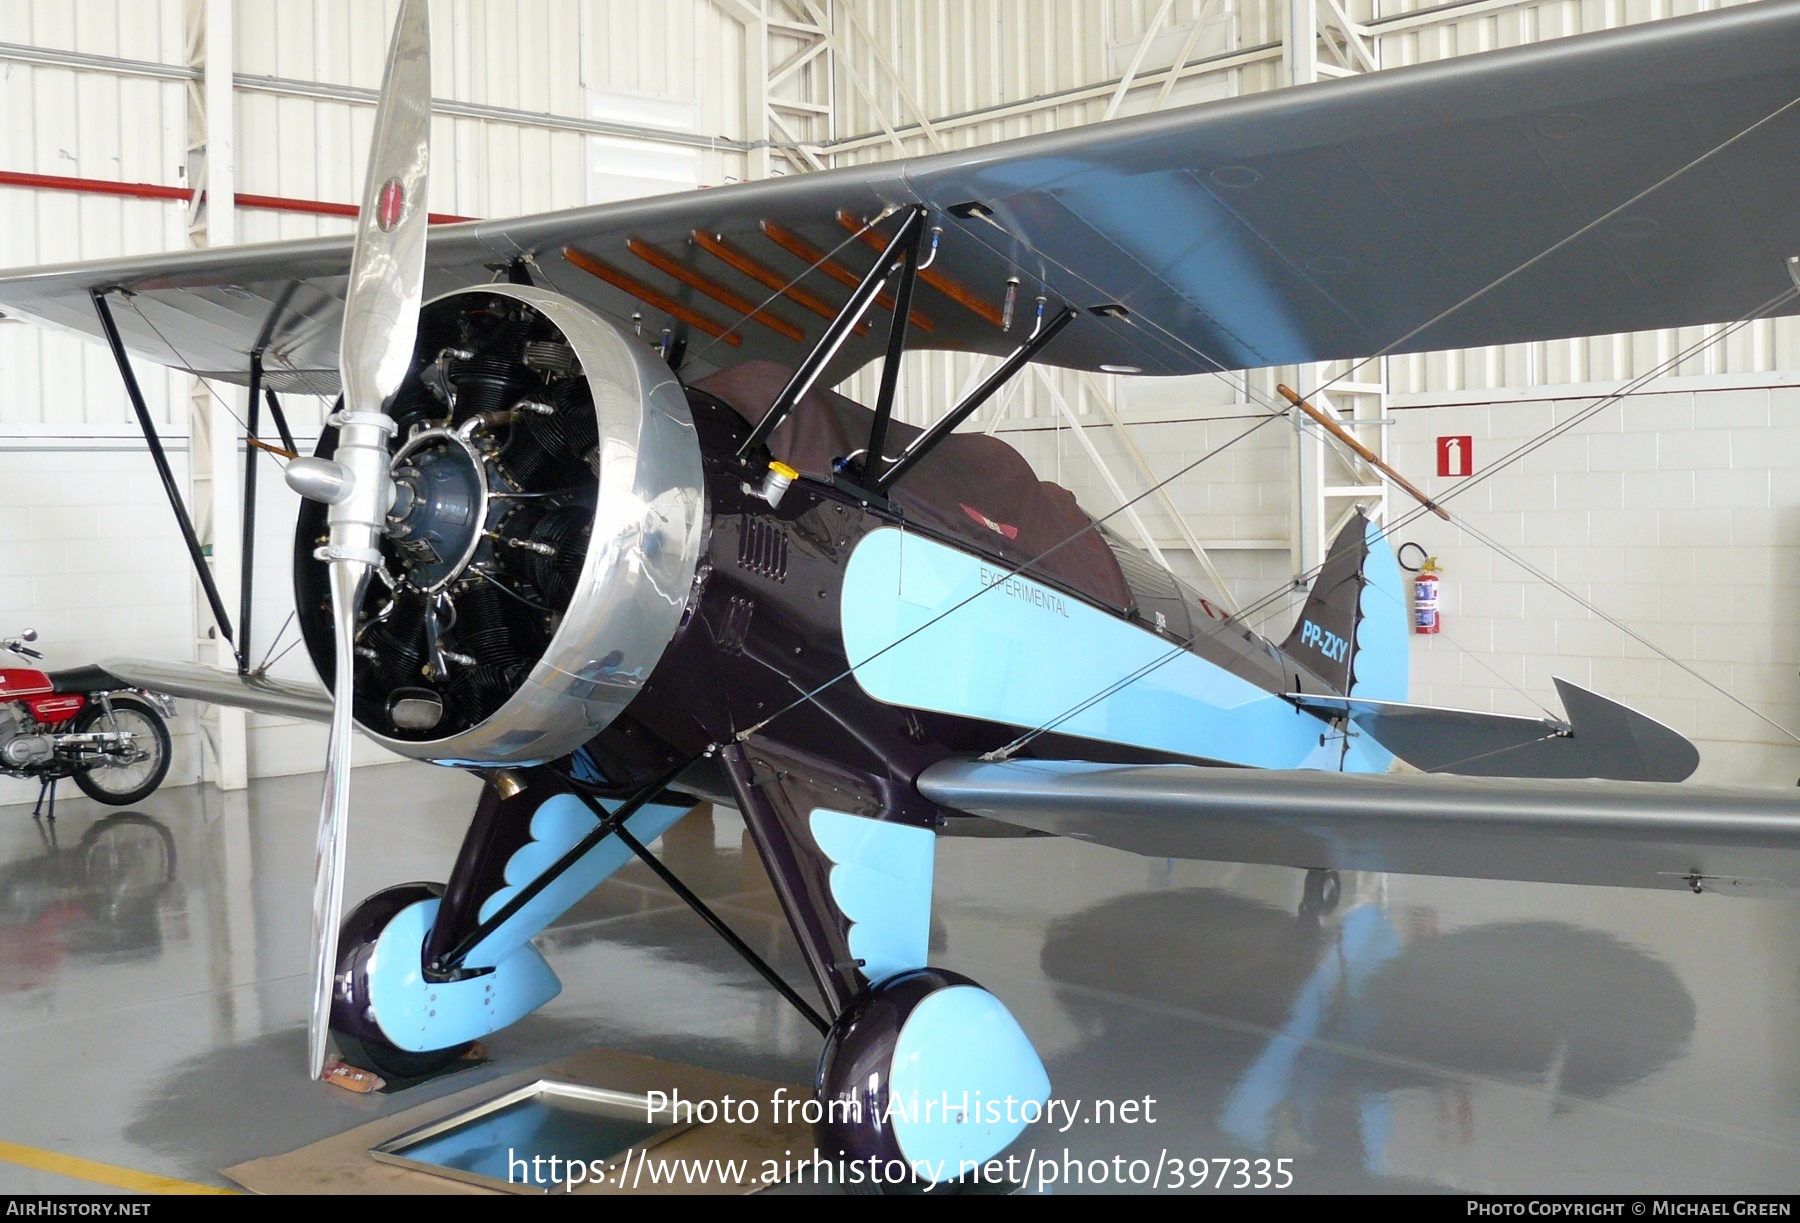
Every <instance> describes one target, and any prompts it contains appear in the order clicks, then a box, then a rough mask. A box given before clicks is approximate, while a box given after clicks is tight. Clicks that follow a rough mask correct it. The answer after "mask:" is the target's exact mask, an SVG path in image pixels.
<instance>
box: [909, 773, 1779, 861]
mask: <svg viewBox="0 0 1800 1223" xmlns="http://www.w3.org/2000/svg"><path fill="white" fill-rule="evenodd" d="M918 785H919V789H920V791H921V792H922V793H924V794H925V795H926V797H928V798H930V799H931V800H932V801H934V802H937V803H941V804H943V805H944V806H947V807H951V808H954V809H957V810H960V811H966V812H969V813H971V814H973V815H981V816H987V817H989V818H992V819H995V820H1000V821H1003V822H1005V823H1008V824H1013V825H1016V826H1018V827H1023V828H1029V829H1033V830H1036V831H1039V832H1049V833H1055V834H1057V835H1060V836H1069V837H1076V838H1079V839H1081V840H1085V841H1093V842H1096V843H1098V844H1101V845H1110V846H1112V847H1114V848H1116V849H1124V850H1129V851H1130V852H1132V853H1138V854H1144V855H1147V856H1150V857H1157V858H1200V859H1205V860H1207V861H1217V862H1261V863H1269V864H1273V865H1277V866H1297V867H1305V868H1315V867H1323V868H1331V869H1340V870H1365V871H1398V872H1400V873H1403V874H1414V875H1452V876H1461V877H1468V878H1478V879H1524V880H1539V881H1543V882H1547V883H1588V884H1605V885H1611V886H1619V887H1652V888H1654V887H1666V888H1691V889H1695V890H1709V891H1721V892H1750V891H1764V890H1785V889H1790V888H1795V887H1800V791H1793V790H1758V789H1750V788H1747V787H1726V786H1692V785H1678V784H1669V783H1659V782H1618V781H1563V780H1557V781H1543V780H1536V779H1529V780H1528V779H1521V778H1488V777H1480V778H1477V777H1447V776H1441V775H1436V774H1423V775H1421V774H1414V775H1406V776H1401V775H1393V774H1373V775H1371V774H1354V773H1322V772H1299V771H1285V770H1263V769H1222V768H1206V767H1202V766H1197V765H1182V764H1158V765H1108V764H1088V763H1082V762H1076V761H1043V760H1018V761H1009V762H1006V763H997V764H990V763H984V762H981V761H946V762H944V763H941V764H936V765H933V766H932V767H930V768H929V769H927V770H925V772H924V774H923V775H922V776H921V777H920V779H919V782H918Z"/></svg>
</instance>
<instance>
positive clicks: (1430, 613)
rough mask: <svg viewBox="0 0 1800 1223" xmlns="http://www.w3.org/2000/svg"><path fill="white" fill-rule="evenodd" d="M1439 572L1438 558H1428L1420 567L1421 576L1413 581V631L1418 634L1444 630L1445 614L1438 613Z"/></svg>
mask: <svg viewBox="0 0 1800 1223" xmlns="http://www.w3.org/2000/svg"><path fill="white" fill-rule="evenodd" d="M1438 572H1439V570H1438V563H1437V557H1435V556H1428V557H1426V558H1425V563H1424V564H1423V565H1420V566H1419V576H1418V577H1416V578H1414V579H1413V631H1414V632H1416V633H1436V632H1441V631H1442V630H1443V627H1444V617H1443V613H1441V612H1439V611H1438Z"/></svg>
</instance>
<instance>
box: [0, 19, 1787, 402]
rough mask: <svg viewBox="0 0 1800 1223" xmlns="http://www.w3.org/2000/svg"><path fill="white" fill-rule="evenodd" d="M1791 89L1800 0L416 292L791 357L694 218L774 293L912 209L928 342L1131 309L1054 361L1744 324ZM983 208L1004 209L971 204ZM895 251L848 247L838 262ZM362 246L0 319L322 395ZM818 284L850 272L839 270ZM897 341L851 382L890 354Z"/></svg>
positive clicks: (61, 293)
mask: <svg viewBox="0 0 1800 1223" xmlns="http://www.w3.org/2000/svg"><path fill="white" fill-rule="evenodd" d="M1797 102H1800V0H1764V2H1763V3H1758V4H1747V5H1742V6H1738V7H1734V8H1730V9H1725V10H1722V11H1716V12H1710V13H1701V14H1697V15H1695V16H1692V17H1684V18H1676V19H1671V20H1664V21H1654V22H1649V23H1646V24H1642V25H1637V26H1632V27H1629V28H1626V29H1622V30H1617V31H1612V32H1608V33H1604V34H1596V35H1590V36H1582V37H1577V38H1567V39H1561V40H1556V41H1551V42H1547V43H1538V44H1534V45H1531V46H1526V47H1520V48H1515V49H1511V50H1505V51H1496V52H1491V53H1487V54H1482V55H1472V56H1465V57H1459V58H1454V59H1446V60H1440V61H1437V62H1434V63H1431V64H1426V65H1421V66H1417V67H1411V68H1397V69H1392V70H1389V71H1385V72H1378V73H1371V74H1368V75H1365V76H1361V77H1357V78H1354V79H1348V80H1342V81H1335V82H1327V83H1323V84H1319V85H1313V86H1304V87H1300V88H1295V89H1287V90H1278V91H1273V92H1266V93H1260V94H1255V95H1251V96H1248V97H1243V98H1237V99H1232V100H1229V101H1225V102H1220V103H1215V104H1210V105H1204V106H1197V107H1191V108H1184V109H1178V110H1173V111H1168V112H1164V113H1161V114H1155V115H1149V116H1144V117H1141V118H1136V119H1127V120H1121V121H1118V122H1114V123H1105V124H1096V125H1091V126H1085V127H1081V128H1077V129H1073V130H1070V131H1068V132H1063V133H1057V134H1052V135H1046V136H1038V137H1031V138H1027V139H1023V140H1017V141H1012V142H1009V143H1005V144H996V145H990V146H986V147H983V148H979V149H972V150H966V151H960V152H952V153H946V154H941V155H937V156H933V157H925V158H918V159H914V160H912V161H906V162H889V163H881V164H875V165H867V166H857V167H852V168H847V169H843V170H836V171H829V172H823V173H817V174H808V175H798V176H791V177H787V178H782V179H775V180H769V181H765V182H757V183H747V184H738V185H733V186H727V187H720V188H717V189H714V190H708V191H696V192H689V193H686V194H682V195H676V196H662V197H656V198H652V199H647V200H639V201H632V202H628V203H621V204H609V205H604V206H600V207H593V208H580V209H574V210H571V211H567V212H560V213H553V214H548V215H544V216H537V217H528V218H523V219H517V220H508V221H483V222H472V223H467V224H462V225H454V226H444V227H441V228H438V229H436V230H434V231H433V232H432V234H431V241H430V254H429V265H428V273H427V280H426V293H427V295H428V296H429V295H434V294H437V293H441V292H444V291H447V290H449V289H452V288H458V287H463V286H467V285H470V284H475V283H480V282H483V281H486V280H490V279H492V278H493V277H494V275H495V274H496V273H495V268H496V267H497V266H504V265H505V264H506V263H507V262H508V261H509V260H511V259H513V258H515V257H517V256H520V255H530V256H532V257H533V258H534V259H535V260H536V261H537V267H536V268H535V269H534V273H533V274H534V276H536V277H537V278H538V279H539V281H540V282H542V283H547V284H548V285H549V286H550V287H553V288H556V289H559V290H561V291H563V292H565V293H568V294H570V295H572V296H574V297H576V298H578V299H580V300H582V301H584V302H586V303H588V304H589V305H591V306H594V307H595V308H597V309H599V310H601V311H603V312H605V313H607V314H609V315H611V316H612V317H613V318H615V319H617V320H619V321H620V322H622V323H626V324H628V325H629V324H630V322H631V320H632V318H633V315H634V314H636V315H640V316H641V321H642V324H643V326H644V328H645V330H646V331H647V332H648V333H649V334H650V335H652V336H654V335H656V334H659V333H660V331H661V329H662V328H663V327H664V326H665V324H667V323H669V322H670V317H669V315H668V314H666V313H665V312H664V309H663V307H661V306H658V305H653V304H649V302H647V301H646V300H645V299H644V298H643V297H642V296H641V295H640V296H633V292H636V291H638V290H647V291H648V292H649V293H650V294H651V296H652V297H654V298H656V299H659V300H661V301H662V302H663V303H664V305H678V306H679V307H680V308H681V309H682V310H683V311H685V312H687V313H689V314H691V315H692V316H693V317H694V318H698V319H700V320H702V321H703V322H702V323H699V324H691V325H690V324H680V326H683V327H687V329H688V330H689V331H690V336H689V352H690V353H691V354H692V356H693V360H694V366H693V370H694V372H695V373H696V374H699V373H705V372H708V371H710V370H712V369H716V368H720V367H723V366H726V365H730V364H735V363H737V362H738V361H741V360H745V359H748V358H751V357H767V358H771V359H775V360H781V361H785V362H788V363H790V364H792V363H794V362H795V361H797V359H798V357H799V356H800V354H801V353H802V352H803V351H804V346H805V345H807V344H809V343H810V342H811V341H812V340H813V339H815V338H816V337H817V335H818V333H819V331H820V329H821V328H822V327H823V326H824V324H825V320H824V319H823V318H821V317H819V316H818V315H817V314H816V313H814V312H813V311H811V310H810V309H808V308H806V307H805V306H803V305H802V304H800V303H796V302H794V301H792V300H788V299H781V300H777V301H775V302H774V304H772V305H770V306H769V307H768V308H767V310H766V311H765V312H764V313H765V315H766V317H767V320H768V321H767V323H765V322H763V321H761V320H755V319H753V320H751V321H749V322H743V323H740V322H739V317H738V315H739V313H740V312H739V311H735V310H734V309H733V308H732V307H730V306H729V305H727V304H722V303H721V302H719V301H717V300H715V299H714V298H711V297H708V296H707V295H705V293H703V292H702V291H700V290H698V289H696V288H694V287H693V286H692V285H691V284H690V283H687V282H685V281H684V280H683V278H682V277H681V276H680V275H678V274H671V273H670V272H669V271H668V267H669V265H670V264H671V263H672V264H674V265H677V266H679V267H680V268H681V269H683V270H684V271H686V272H687V273H690V274H691V275H698V276H700V277H702V278H704V280H705V281H706V282H707V283H708V284H710V285H711V286H713V287H715V288H719V289H723V290H725V291H726V292H727V293H728V294H729V295H731V296H732V297H735V298H737V299H739V300H741V301H743V302H746V303H761V302H763V301H764V300H765V299H766V298H768V297H769V296H770V289H769V287H768V286H766V285H764V284H762V283H759V282H758V281H757V280H756V279H754V278H753V277H752V276H751V275H748V274H746V273H744V272H742V271H740V270H737V269H735V268H734V267H733V266H731V265H730V264H729V263H728V262H727V261H725V260H722V259H721V258H720V257H719V256H718V255H717V254H714V253H711V252H709V251H708V250H706V249H705V248H704V245H703V244H702V243H698V242H696V241H695V240H694V235H695V234H696V232H698V233H700V234H702V235H707V236H720V235H722V236H723V238H724V240H725V242H726V243H727V244H728V245H729V247H730V248H731V249H732V250H733V251H735V252H736V253H737V254H739V255H741V256H747V257H748V258H749V259H750V260H751V261H753V262H754V263H755V264H757V265H758V266H759V267H761V268H763V269H764V270H765V271H767V272H770V273H772V274H774V275H776V276H777V277H778V283H779V282H780V281H785V280H787V279H788V278H791V277H795V276H798V275H800V274H801V273H802V272H803V271H804V270H805V269H806V268H807V266H808V263H809V262H810V258H809V257H808V256H805V255H796V254H795V253H794V249H795V248H794V247H793V246H792V245H791V244H790V245H786V246H784V245H783V244H782V243H781V242H779V241H777V240H776V239H775V238H773V237H772V236H771V234H770V231H769V229H768V228H766V226H773V227H775V229H776V230H778V231H780V232H781V233H783V234H785V235H787V236H789V237H798V238H799V239H800V240H801V243H802V244H803V246H805V247H810V248H812V249H813V250H815V251H820V252H824V251H831V250H833V249H834V248H837V247H838V246H839V245H840V244H842V243H844V242H845V240H846V239H847V238H849V237H850V235H849V234H848V232H847V231H846V230H845V229H844V228H843V223H842V220H843V218H840V215H839V214H840V213H841V214H843V217H844V218H849V219H850V220H851V221H852V223H855V222H857V221H859V220H861V219H867V218H873V217H876V216H878V215H879V214H880V213H881V211H882V210H883V209H884V208H887V207H890V206H895V205H902V204H908V203H914V202H919V203H924V204H927V205H929V206H931V207H932V208H933V209H934V210H935V214H934V223H941V224H942V225H943V227H944V233H943V237H942V249H941V250H940V252H939V254H938V257H937V259H936V261H935V264H934V265H933V271H934V272H935V273H936V276H937V277H938V279H936V280H935V282H933V281H930V280H928V281H927V282H926V283H925V284H923V285H921V287H920V290H919V294H918V296H917V297H916V298H915V304H916V306H917V309H918V311H919V314H920V315H921V317H922V318H923V320H924V322H925V324H926V325H928V326H929V328H930V329H929V330H928V331H927V330H925V329H924V328H923V327H915V329H914V330H913V333H912V335H911V342H912V343H914V344H915V345H918V346H924V347H940V348H953V349H963V350H972V351H981V352H1005V351H1009V350H1010V349H1011V348H1012V347H1013V346H1014V345H1015V344H1016V343H1017V342H1018V340H1019V339H1020V335H1021V332H1020V329H1019V328H1014V329H1013V331H1012V332H1011V333H1008V332H1007V331H1005V330H1003V329H1002V328H1001V326H1000V325H999V324H1000V319H1001V310H1000V308H999V307H1000V306H1001V305H1002V303H1003V294H1004V286H1005V283H1006V281H1007V279H1008V278H1009V277H1012V276H1017V277H1019V278H1020V279H1021V290H1020V303H1019V305H1020V314H1021V316H1023V317H1024V321H1025V323H1027V324H1028V322H1029V318H1028V315H1029V311H1030V310H1031V308H1032V303H1033V301H1034V299H1035V297H1036V296H1037V295H1038V294H1039V293H1040V292H1041V293H1045V294H1047V295H1048V296H1049V297H1050V298H1051V299H1052V300H1053V302H1069V303H1072V304H1075V305H1078V306H1083V307H1091V306H1097V305H1102V304H1106V303H1118V304H1121V305H1123V306H1125V307H1126V308H1127V310H1128V311H1129V315H1128V316H1126V317H1117V316H1110V317H1109V316H1100V315H1095V314H1084V315H1083V316H1082V317H1081V319H1080V320H1079V321H1078V322H1077V323H1076V324H1075V325H1073V326H1072V327H1070V328H1069V329H1068V330H1067V331H1065V332H1064V333H1063V334H1062V335H1061V336H1059V337H1058V339H1057V340H1056V342H1055V343H1054V344H1053V345H1052V346H1051V348H1050V349H1049V350H1048V351H1047V353H1046V359H1047V360H1048V361H1050V362H1052V363H1054V364H1062V365H1068V366H1074V367H1082V368H1089V369H1093V368H1098V367H1099V366H1101V365H1114V366H1131V367H1136V368H1139V369H1142V370H1143V371H1144V372H1146V373H1151V374H1182V373H1194V372H1201V371H1205V370H1210V369H1216V368H1239V367H1250V366H1264V365H1274V364H1280V363H1284V362H1291V361H1299V360H1318V359H1326V358H1334V357H1346V356H1359V355H1366V354H1369V353H1373V352H1376V351H1377V350H1381V349H1384V348H1387V347H1388V346H1390V345H1396V343H1397V347H1396V348H1395V351H1423V350H1428V349H1441V348H1454V347H1465V346H1474V345H1485V344H1497V343H1507V342H1513V341H1522V340H1538V339H1549V338H1554V337H1559V336H1571V335H1594V334H1603V333H1611V332H1620V331H1632V330H1639V329H1646V328H1659V327H1670V326H1679V325H1688V324H1697V323H1713V322H1725V321H1729V320H1733V319H1737V318H1740V317H1743V316H1745V315H1747V314H1749V313H1750V312H1751V311H1753V310H1755V309H1756V308H1757V307H1758V306H1759V305H1760V304H1761V303H1764V302H1766V301H1768V300H1769V299H1770V298H1772V297H1773V296H1775V295H1776V294H1778V293H1779V292H1781V291H1782V290H1783V289H1784V288H1786V287H1787V285H1788V279H1787V275H1786V272H1785V269H1784V266H1783V260H1784V258H1785V257H1786V256H1788V255H1792V254H1800V210H1796V209H1795V207H1794V205H1793V201H1794V200H1796V199H1800V105H1797ZM1633 201H1635V202H1633ZM967 203H977V204H980V205H982V207H983V209H985V210H986V211H988V212H989V213H991V215H990V216H988V217H987V218H985V219H983V218H982V217H981V216H979V215H974V216H958V215H956V212H955V206H957V205H961V204H967ZM963 211H965V212H966V211H968V210H966V209H965V210H963ZM1600 218H1607V219H1606V220H1604V221H1603V222H1602V223H1600V224H1598V225H1594V224H1593V223H1594V222H1596V221H1597V220H1599V219H1600ZM1575 235H1580V236H1575ZM633 240H636V242H637V243H638V244H639V247H638V249H639V250H648V251H650V252H651V254H652V255H653V256H656V257H659V258H660V259H662V260H663V261H664V263H663V265H662V266H660V267H659V266H658V265H657V264H656V263H655V262H653V261H652V260H651V259H646V258H645V257H644V256H643V255H641V254H639V253H637V251H635V250H634V249H633V248H632V246H631V245H630V243H631V242H632V241H633ZM567 247H575V248H577V249H578V250H580V251H582V252H585V254H586V255H587V256H589V257H590V259H589V262H590V265H591V264H592V261H593V260H598V261H599V263H600V265H601V266H603V267H604V268H605V269H607V271H608V276H607V277H600V276H596V275H594V274H592V273H591V272H589V271H584V270H581V269H580V268H579V267H577V266H576V265H575V264H572V263H570V262H569V261H568V260H567V259H566V258H565V257H564V254H563V252H564V249H565V248H567ZM873 256H874V252H873V251H871V250H869V249H867V247H866V245H865V244H864V243H863V242H861V241H857V240H851V241H850V242H849V243H848V245H847V246H845V247H844V249H842V250H839V251H837V253H836V255H835V261H836V262H837V263H838V264H839V265H841V267H842V268H843V269H845V270H847V271H849V272H858V271H860V270H862V269H863V268H866V267H867V266H868V265H869V262H870V260H872V258H873ZM349 262H350V239H349V237H348V236H345V237H341V238H322V239H316V240H308V241H301V242H286V243H276V244H270V245H266V246H245V247H232V248H225V249H220V250H212V251H198V252H192V253H180V254H164V255H153V256H145V257H141V258H134V259H119V260H109V261H105V262H99V263H89V264H83V265H75V266H65V267H60V268H46V269H40V270H32V271H25V272H18V273H14V274H11V275H8V276H5V277H0V309H5V310H7V311H9V312H14V313H18V314H21V315H24V316H27V317H30V318H34V319H39V320H42V321H44V322H48V323H51V324H55V325H58V326H62V327H67V328H72V329H74V330H76V331H80V332H85V333H87V334H89V335H95V334H97V327H96V324H95V322H94V317H93V315H94V312H93V307H92V304H91V302H90V301H89V298H88V293H89V291H90V290H92V289H96V288H102V289H104V288H113V287H123V288H125V289H128V290H130V292H131V294H132V296H131V297H130V298H129V302H130V306H131V307H133V308H123V307H121V308H116V309H115V314H116V315H117V316H118V321H119V326H120V328H121V330H122V331H123V332H124V334H125V337H126V342H127V343H128V344H129V345H130V346H131V347H132V348H133V350H134V351H136V352H138V353H140V354H142V355H143V356H146V357H148V358H150V359H152V360H155V361H159V362H163V363H165V364H170V365H174V366H178V367H181V368H185V369H190V370H193V371H196V372H201V373H206V374H210V375H215V376H220V377H224V378H233V379H240V380H241V379H242V378H243V377H244V371H245V369H246V368H247V366H248V354H249V353H250V351H251V350H252V349H253V348H256V347H258V346H263V347H264V348H265V349H266V358H265V364H266V366H267V367H268V370H269V377H270V380H271V384H272V385H274V386H275V387H276V388H278V389H282V388H286V389H294V390H313V391H321V392H327V391H331V390H333V389H335V387H336V381H337V376H336V369H337V356H336V347H337V336H338V327H339V314H340V312H341V309H342V302H343V293H344V281H345V276H346V273H347V271H348V268H349ZM621 277H623V280H624V281H625V282H626V283H627V284H628V285H629V286H630V288H629V289H627V288H621V287H619V281H620V278H621ZM803 287H805V288H807V289H810V290H811V291H812V292H813V293H814V294H815V295H816V297H817V298H818V299H820V300H822V301H824V302H827V303H834V302H840V301H842V300H843V298H844V297H845V296H846V295H847V293H848V290H847V289H846V288H844V287H843V286H842V285H841V284H839V283H837V282H835V281H832V280H829V279H826V278H825V277H824V276H822V275H821V274H819V273H816V272H815V273H813V274H812V275H810V276H808V277H807V278H806V280H805V282H804V286H803ZM1778 309H1779V310H1780V311H1781V312H1793V311H1794V310H1796V309H1800V306H1797V305H1796V303H1794V302H1789V303H1785V304H1783V305H1782V306H1780V307H1778ZM877 318H878V319H879V318H880V316H879V315H877ZM733 324H738V325H737V326H735V328H733V329H732V330H731V331H730V332H729V333H728V334H727V335H726V336H724V337H723V338H720V337H716V336H714V335H711V334H709V333H708V332H707V330H706V328H707V327H708V326H710V327H711V328H712V329H713V330H716V331H724V330H725V329H726V328H728V327H732V326H733ZM770 324H776V325H770ZM881 330H882V329H881V328H880V327H876V328H872V329H871V330H870V332H869V333H868V334H866V335H864V336H862V337H859V338H857V339H855V340H853V341H852V343H851V344H850V345H848V346H847V347H846V349H845V351H844V353H843V354H842V356H841V357H840V358H839V369H840V372H841V371H842V370H843V369H847V368H850V367H854V366H856V365H860V364H862V363H864V362H866V361H867V360H869V359H871V358H872V357H874V356H875V355H877V354H878V351H879V348H880V345H881V342H882V336H881ZM796 334H798V335H799V336H800V338H799V339H795V338H794V337H795V335H796ZM1403 337H1404V338H1403Z"/></svg>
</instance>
